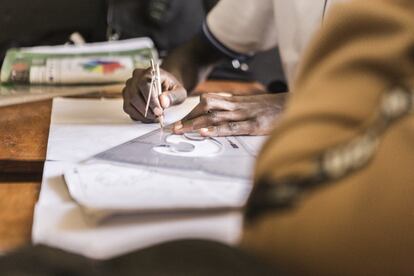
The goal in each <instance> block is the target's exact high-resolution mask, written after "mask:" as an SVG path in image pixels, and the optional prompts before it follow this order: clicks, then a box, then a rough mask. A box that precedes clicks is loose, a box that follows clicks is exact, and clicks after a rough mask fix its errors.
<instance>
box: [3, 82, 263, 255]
mask: <svg viewBox="0 0 414 276" xmlns="http://www.w3.org/2000/svg"><path fill="white" fill-rule="evenodd" d="M196 91H199V92H201V93H203V92H222V91H231V92H235V93H238V94H251V93H252V92H257V91H264V88H263V86H261V85H259V84H257V83H240V82H239V83H238V82H223V81H209V82H206V83H204V84H202V85H200V86H199V87H198V88H197V89H196ZM51 107H52V101H50V100H49V101H43V102H36V103H30V104H24V105H19V106H11V107H4V108H0V251H5V250H10V249H15V248H17V247H19V246H22V245H26V244H28V243H29V242H30V237H31V226H32V222H33V208H34V205H35V203H36V201H37V198H38V194H39V191H40V183H41V175H42V171H43V164H44V161H45V157H46V149H47V139H48V134H49V126H50V115H51V114H50V113H51Z"/></svg>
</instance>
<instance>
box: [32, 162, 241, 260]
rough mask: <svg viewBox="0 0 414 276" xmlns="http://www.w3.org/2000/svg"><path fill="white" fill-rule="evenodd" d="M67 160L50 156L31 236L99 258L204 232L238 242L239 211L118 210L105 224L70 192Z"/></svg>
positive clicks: (208, 236) (210, 237)
mask: <svg viewBox="0 0 414 276" xmlns="http://www.w3.org/2000/svg"><path fill="white" fill-rule="evenodd" d="M74 166H76V165H75V164H73V163H68V162H46V164H45V169H44V176H43V182H42V190H41V192H40V196H39V202H38V203H37V205H36V208H35V215H34V222H33V230H32V239H33V243H35V244H47V245H50V246H53V247H57V248H61V249H64V250H67V251H70V252H74V253H78V254H82V255H85V256H87V257H91V258H96V259H107V258H111V257H114V256H118V255H121V254H124V253H127V252H131V251H133V250H137V249H141V248H144V247H147V246H151V245H155V244H158V243H162V242H165V241H170V240H175V239H184V238H200V239H208V240H215V241H219V242H223V243H227V244H235V243H236V242H237V240H238V238H239V235H240V229H241V222H242V220H241V214H240V213H239V212H211V213H210V212H206V213H203V214H200V213H191V212H190V213H182V214H179V213H177V214H174V213H168V214H162V213H160V214H152V215H128V216H117V217H114V218H111V219H110V220H107V221H105V222H103V223H100V224H95V223H94V222H92V221H90V220H88V219H87V218H86V217H85V215H84V213H83V212H82V210H81V208H80V207H79V205H77V204H76V203H74V202H73V201H72V200H71V197H70V196H69V193H68V191H67V189H66V185H65V183H64V180H63V178H62V174H63V172H64V171H65V170H69V169H71V168H73V167H74Z"/></svg>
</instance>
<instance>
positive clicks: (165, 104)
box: [160, 86, 187, 108]
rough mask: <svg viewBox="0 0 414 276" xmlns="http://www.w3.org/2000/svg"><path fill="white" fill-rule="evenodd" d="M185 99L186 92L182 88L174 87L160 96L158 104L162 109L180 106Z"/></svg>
mask: <svg viewBox="0 0 414 276" xmlns="http://www.w3.org/2000/svg"><path fill="white" fill-rule="evenodd" d="M186 98H187V91H186V90H185V89H184V87H182V86H178V87H175V89H173V90H170V91H165V92H163V93H162V94H161V96H160V103H161V106H162V108H169V107H170V106H173V105H177V104H180V103H182V102H184V100H185V99H186Z"/></svg>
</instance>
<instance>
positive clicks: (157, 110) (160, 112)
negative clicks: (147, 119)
mask: <svg viewBox="0 0 414 276" xmlns="http://www.w3.org/2000/svg"><path fill="white" fill-rule="evenodd" d="M154 114H155V116H161V115H162V114H163V110H162V109H161V108H159V107H156V108H154Z"/></svg>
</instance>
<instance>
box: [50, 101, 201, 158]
mask: <svg viewBox="0 0 414 276" xmlns="http://www.w3.org/2000/svg"><path fill="white" fill-rule="evenodd" d="M198 102H199V97H191V98H189V99H188V100H187V101H185V102H184V103H183V104H181V105H178V106H174V107H172V108H170V109H169V110H168V111H166V115H165V121H166V123H168V124H170V123H173V122H175V121H178V120H180V119H181V118H182V117H184V116H185V115H186V114H187V113H188V112H189V111H191V109H192V108H194V106H195V105H197V103H198ZM122 105H123V101H122V99H103V100H100V99H63V98H56V99H54V101H53V108H52V119H51V121H52V122H51V127H50V131H49V141H48V150H47V160H53V161H73V162H76V161H82V160H85V159H87V158H89V157H91V156H93V155H95V154H97V153H99V152H102V151H105V150H107V149H110V148H112V147H114V146H117V145H119V144H122V143H124V142H127V141H129V140H131V139H133V138H136V137H138V136H141V135H143V134H145V133H147V132H150V131H153V130H155V129H157V128H159V125H158V124H142V123H137V122H133V121H132V120H131V119H130V118H129V116H128V115H126V114H125V113H124V112H123V109H122Z"/></svg>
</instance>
